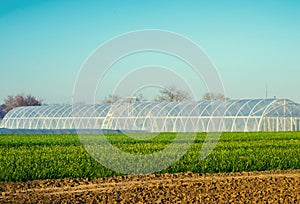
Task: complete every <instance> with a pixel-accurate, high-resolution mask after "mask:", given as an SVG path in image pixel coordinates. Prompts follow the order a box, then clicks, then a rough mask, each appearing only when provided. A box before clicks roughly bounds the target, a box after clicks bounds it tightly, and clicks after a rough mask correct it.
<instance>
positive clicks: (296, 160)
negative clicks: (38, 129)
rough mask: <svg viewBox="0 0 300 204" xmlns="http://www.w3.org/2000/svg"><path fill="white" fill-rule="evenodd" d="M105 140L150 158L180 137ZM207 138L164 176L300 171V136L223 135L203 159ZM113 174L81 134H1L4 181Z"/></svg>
mask: <svg viewBox="0 0 300 204" xmlns="http://www.w3.org/2000/svg"><path fill="white" fill-rule="evenodd" d="M133 136H134V138H137V137H139V136H141V138H143V137H144V136H145V135H142V134H141V133H137V134H135V135H133ZM87 137H91V138H93V137H97V135H91V136H89V135H88V136H87ZM106 137H107V139H108V140H109V141H110V142H111V143H112V144H113V145H114V146H116V147H118V148H119V149H121V150H123V151H126V152H129V153H133V154H150V153H153V152H156V151H159V150H162V149H164V148H165V147H167V146H168V145H169V144H170V143H171V142H172V141H173V140H174V138H175V137H176V134H175V133H161V134H159V135H158V136H155V135H153V138H152V139H150V140H138V139H133V138H132V137H128V136H125V135H121V134H110V135H106ZM146 137H147V138H149V137H151V135H149V134H148V135H146ZM205 137H206V134H205V133H198V134H197V138H196V140H195V141H194V143H193V144H192V146H191V149H190V150H189V151H188V152H187V153H186V154H185V155H184V156H183V157H182V158H181V159H180V160H179V161H178V162H176V163H175V164H173V165H172V166H170V167H169V168H167V169H165V170H163V171H161V172H160V173H176V172H187V171H191V172H197V173H218V172H241V171H262V170H279V169H281V170H288V169H300V133H299V132H286V133H223V134H222V136H221V138H220V140H219V142H218V144H217V146H216V148H215V149H214V151H213V152H212V153H211V154H210V155H209V156H208V157H206V158H205V159H204V160H200V159H199V157H198V156H199V152H200V150H201V147H202V143H203V141H204V139H205ZM182 142H184V141H182ZM112 159H113V158H112ZM162 162H163V161H162ZM114 175H121V174H120V173H118V172H114V171H112V170H109V169H107V168H105V167H103V166H102V165H101V164H99V163H97V162H96V161H95V160H94V159H93V158H92V157H91V156H90V155H89V154H88V153H87V152H86V151H85V149H84V148H83V146H82V145H81V142H80V139H79V138H78V136H77V135H0V181H29V180H36V179H56V178H94V177H108V176H114Z"/></svg>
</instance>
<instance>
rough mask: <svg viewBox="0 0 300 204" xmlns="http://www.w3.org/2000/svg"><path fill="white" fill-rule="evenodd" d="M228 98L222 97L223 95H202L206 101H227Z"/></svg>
mask: <svg viewBox="0 0 300 204" xmlns="http://www.w3.org/2000/svg"><path fill="white" fill-rule="evenodd" d="M229 99H230V98H228V97H226V96H224V94H220V93H211V92H208V93H205V94H204V95H203V100H206V101H214V100H229Z"/></svg>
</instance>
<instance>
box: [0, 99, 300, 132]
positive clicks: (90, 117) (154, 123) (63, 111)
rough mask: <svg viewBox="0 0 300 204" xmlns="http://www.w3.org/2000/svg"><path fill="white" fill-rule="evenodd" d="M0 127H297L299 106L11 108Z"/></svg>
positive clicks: (272, 102) (278, 102)
mask: <svg viewBox="0 0 300 204" xmlns="http://www.w3.org/2000/svg"><path fill="white" fill-rule="evenodd" d="M0 127H1V128H8V129H36V130H42V129H59V130H62V129H77V130H85V129H86V130H97V129H98V130H101V129H106V130H127V131H128V130H132V131H148V132H211V131H216V132H218V131H222V132H253V131H297V130H300V104H298V103H294V102H293V101H291V100H287V99H247V100H246V99H245V100H226V101H198V102H195V101H193V102H182V103H178V102H163V103H158V102H143V103H139V102H137V103H127V102H126V103H125V102H124V103H123V102H120V103H116V104H113V105H111V104H96V105H75V106H71V105H49V106H28V107H19V108H15V109H13V110H12V111H10V112H9V113H8V114H7V115H6V116H5V117H4V118H3V120H2V122H1V126H0Z"/></svg>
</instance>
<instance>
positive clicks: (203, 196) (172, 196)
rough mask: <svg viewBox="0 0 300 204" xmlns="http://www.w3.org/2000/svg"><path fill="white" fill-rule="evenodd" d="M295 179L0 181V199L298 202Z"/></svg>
mask: <svg viewBox="0 0 300 204" xmlns="http://www.w3.org/2000/svg"><path fill="white" fill-rule="evenodd" d="M299 181H300V170H294V171H268V172H252V173H235V174H233V173H230V174H204V175H201V174H192V173H185V174H184V173H181V174H158V175H153V174H152V175H136V176H133V175H132V176H125V177H113V178H107V179H94V180H91V181H88V180H84V179H63V180H45V181H32V182H26V183H0V187H1V188H0V190H1V193H2V195H1V196H0V202H1V203H22V202H42V203H51V202H54V203H55V202H57V203H59V202H64V201H70V202H85V203H86V202H87V203H88V202H120V201H126V202H135V201H141V202H152V201H153V202H154V201H161V202H168V201H170V202H171V201H174V202H175V201H176V200H177V201H178V202H179V201H188V202H215V201H218V202H224V201H231V202H238V201H243V202H248V201H249V202H250V201H251V200H252V201H254V200H255V199H258V200H257V201H258V202H259V201H268V202H270V201H272V202H273V201H274V202H279V203H281V202H283V203H285V202H288V203H300V183H299ZM253 199H254V200H253ZM177 201H176V202H177ZM171 203H172V202H171Z"/></svg>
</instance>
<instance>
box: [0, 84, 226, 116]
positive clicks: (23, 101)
mask: <svg viewBox="0 0 300 204" xmlns="http://www.w3.org/2000/svg"><path fill="white" fill-rule="evenodd" d="M189 99H191V96H190V95H189V94H188V92H186V91H183V90H180V89H178V88H176V87H174V86H170V87H167V88H163V89H161V90H160V91H159V94H158V95H157V97H156V98H154V99H153V100H151V101H157V102H165V101H169V102H182V101H186V100H189ZM202 99H203V100H228V99H229V98H228V97H226V96H224V95H223V94H218V93H205V94H204V95H203V97H202ZM119 100H123V101H124V100H125V101H126V102H129V103H131V102H144V101H148V100H147V99H146V98H145V97H144V95H143V94H138V95H137V96H135V97H130V98H125V99H124V98H122V97H121V96H118V95H109V96H108V97H106V98H105V99H104V101H102V103H105V104H113V103H116V102H117V101H119ZM40 105H43V100H42V99H38V98H36V97H34V96H32V95H24V94H18V95H16V96H13V95H9V96H8V97H7V98H6V99H5V100H4V104H2V105H0V119H1V118H3V117H4V116H5V115H6V114H7V113H8V112H9V111H10V110H12V109H14V108H16V107H20V106H40Z"/></svg>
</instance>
